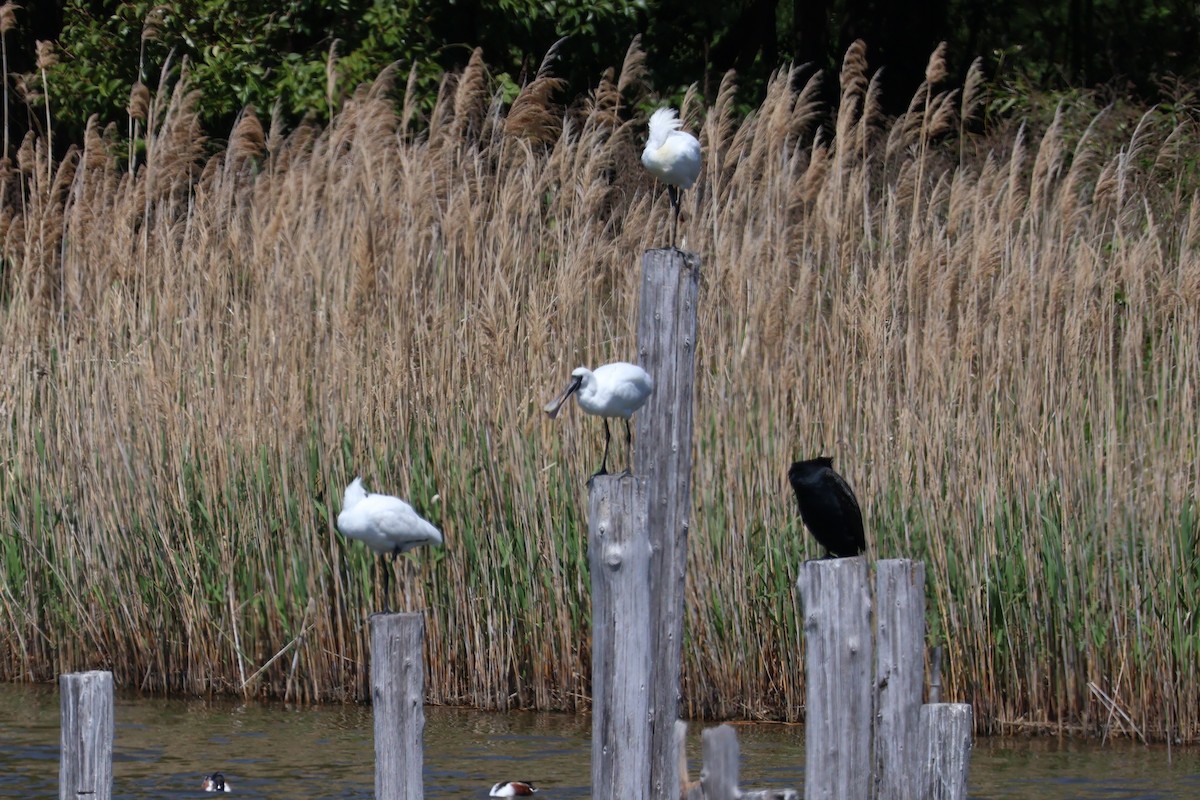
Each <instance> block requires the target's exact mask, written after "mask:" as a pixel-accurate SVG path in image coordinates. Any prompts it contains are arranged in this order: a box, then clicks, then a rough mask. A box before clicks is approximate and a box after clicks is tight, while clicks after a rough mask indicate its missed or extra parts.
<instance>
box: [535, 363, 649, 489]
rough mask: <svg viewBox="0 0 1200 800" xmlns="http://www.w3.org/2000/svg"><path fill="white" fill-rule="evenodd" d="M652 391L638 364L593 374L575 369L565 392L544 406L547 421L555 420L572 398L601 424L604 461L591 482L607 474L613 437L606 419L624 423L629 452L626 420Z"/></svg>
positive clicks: (630, 441)
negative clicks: (574, 396)
mask: <svg viewBox="0 0 1200 800" xmlns="http://www.w3.org/2000/svg"><path fill="white" fill-rule="evenodd" d="M653 391H654V381H653V380H651V378H650V376H649V375H648V374H647V373H646V370H644V369H642V368H641V367H639V366H638V365H637V364H629V363H627V362H624V361H614V362H612V363H611V364H605V365H603V366H600V367H596V369H595V370H594V371H593V370H590V369H588V368H587V367H576V368H575V369H574V370H573V371H572V372H571V382H570V383H568V384H567V388H566V389H564V390H563V393H562V394H561V395H559V396H558V397H557V398H555V399H554V400H552V401H551V402H549V403H547V404H546V407H545V411H546V413H547V414H549V415H550V419H554V418H555V417H556V416H558V411H559V409H561V408H562V406H563V403H565V402H567V398H569V397H570V396H571V395H572V394H575V395H576V401H577V402H578V403H579V407H580V408H582V409H583V410H584V412H585V413H587V414H591V415H593V416H597V417H600V418H602V419H603V420H604V459H603V460H602V461H601V462H600V469H599V470H598V471H597V472H596V473H595V475H593V476H592V477H593V478H594V477H596V475H606V474H608V444H609V442H610V441H611V440H612V433H611V432H610V431H609V429H608V419H609V417H620V418H622V419H624V420H625V445H626V448H631V447H632V445H633V432H632V431H631V430H630V429H629V418H630V417H631V416H632V415H633V412H635V411H637V410H638V409H639V408H641V407H642V406H643V405H645V403H646V400H647V398H649V397H650V393H651V392H653ZM626 471H628V470H626Z"/></svg>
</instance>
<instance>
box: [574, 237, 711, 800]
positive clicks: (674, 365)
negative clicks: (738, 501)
mask: <svg viewBox="0 0 1200 800" xmlns="http://www.w3.org/2000/svg"><path fill="white" fill-rule="evenodd" d="M699 293H700V259H699V257H698V256H697V255H696V254H695V253H685V252H683V251H681V250H678V249H675V248H669V249H661V250H648V251H646V253H645V254H643V256H642V288H641V300H640V306H639V310H638V358H639V361H640V363H641V366H642V367H643V368H644V369H645V370H646V371H647V372H648V373H650V377H651V378H653V379H654V393H653V394H651V395H650V399H649V400H648V401H647V402H646V405H645V406H643V407H642V408H641V410H639V411H638V413H637V415H636V416H635V420H636V424H637V442H636V446H635V449H634V459H633V463H634V472H635V474H636V475H638V477H642V478H645V479H646V480H647V487H648V492H649V509H650V511H649V532H650V543H651V548H652V551H651V557H650V584H651V595H650V606H649V608H650V619H651V631H650V650H651V652H653V653H654V661H653V664H652V673H651V683H650V709H651V711H650V713H651V723H650V725H651V730H650V737H651V744H650V746H651V767H650V770H651V774H650V779H651V795H652V796H653V797H654V798H655V800H676V799H677V798H678V797H679V775H678V769H677V764H678V755H677V753H676V750H675V736H674V726H675V721H676V720H677V719H678V718H679V705H680V694H679V671H680V663H681V654H682V650H681V648H682V642H683V598H684V580H685V571H686V568H687V533H688V524H689V522H688V514H689V513H690V510H691V481H692V418H693V394H694V389H695V347H696V302H697V298H698V297H699ZM597 796H600V795H597Z"/></svg>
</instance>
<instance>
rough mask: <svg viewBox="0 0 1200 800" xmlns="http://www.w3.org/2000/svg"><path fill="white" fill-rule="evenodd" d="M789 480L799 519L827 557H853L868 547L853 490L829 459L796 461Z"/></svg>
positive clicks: (790, 471)
mask: <svg viewBox="0 0 1200 800" xmlns="http://www.w3.org/2000/svg"><path fill="white" fill-rule="evenodd" d="M788 480H789V481H790V482H791V484H792V489H794V490H795V492H796V499H797V500H798V501H800V518H801V519H802V520H804V524H805V526H806V527H807V528H808V529H809V531H811V532H812V535H813V538H815V539H816V540H817V542H819V543H820V545H821V546H822V547H824V548H825V551H826V552H825V557H826V558H841V557H843V556H856V555H858V554H859V553H861V552H863V551H864V550H866V549H867V540H866V537H864V536H863V523H862V511H860V510H859V508H858V500H857V499H856V498H855V497H854V490H853V489H851V488H850V484H848V483H846V480H845V479H844V478H843V477H842V476H841V475H838V474H837V473H836V472H834V471H833V459H832V458H811V459H809V460H808V461H797V462H796V463H794V464H792V466H791V468H790V469H789V470H788Z"/></svg>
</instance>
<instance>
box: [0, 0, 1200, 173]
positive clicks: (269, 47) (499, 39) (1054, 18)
mask: <svg viewBox="0 0 1200 800" xmlns="http://www.w3.org/2000/svg"><path fill="white" fill-rule="evenodd" d="M22 5H23V6H24V7H21V6H20V5H17V4H13V3H9V4H7V6H6V8H8V9H10V10H11V11H12V13H11V14H10V15H9V19H10V21H9V22H8V23H6V25H5V44H6V46H7V50H8V52H7V57H8V66H7V75H8V77H9V78H10V79H12V80H10V82H11V83H12V88H13V89H14V92H13V93H12V94H11V96H10V97H9V99H8V101H7V102H8V105H9V108H10V112H11V114H10V117H11V120H10V125H11V126H12V131H11V133H12V138H13V139H15V140H16V141H18V142H19V141H20V138H21V136H22V135H23V132H24V131H25V130H26V129H27V128H28V127H29V126H33V127H35V128H41V129H42V133H43V134H44V133H45V124H46V114H45V113H44V112H45V105H46V103H47V102H48V103H49V105H50V108H51V111H52V114H51V118H52V119H53V120H54V127H55V129H56V140H55V143H56V147H57V148H58V151H59V152H60V153H61V152H64V151H65V148H66V146H67V145H68V144H71V143H75V144H78V143H80V142H81V141H82V135H83V129H84V126H85V124H86V122H87V119H88V118H89V116H91V115H92V114H95V115H97V117H98V121H99V123H100V125H101V127H103V126H104V125H105V124H107V123H109V122H119V123H121V124H122V125H124V124H125V123H126V122H127V121H128V117H129V116H132V117H133V121H134V122H139V121H144V117H143V116H141V115H142V114H144V105H145V100H146V91H145V89H144V88H142V87H143V86H148V87H150V89H152V90H156V89H157V88H158V86H159V83H160V81H161V80H162V78H163V75H164V73H168V74H169V75H171V76H177V75H178V73H179V70H180V69H182V68H183V64H184V63H185V62H186V63H187V65H188V66H187V69H188V70H189V71H190V73H191V75H192V77H193V78H194V79H195V83H196V85H198V86H201V87H203V88H204V94H203V96H202V97H201V98H200V99H199V100H198V103H197V111H198V113H199V116H200V119H201V122H202V125H203V128H204V130H205V132H206V133H207V134H208V135H210V136H216V137H219V138H221V139H225V138H227V137H228V135H229V131H230V130H231V129H232V126H233V123H234V119H235V117H236V116H237V114H238V113H239V112H240V111H241V109H242V108H243V107H245V106H246V105H252V106H254V107H255V108H257V109H259V111H260V112H261V113H264V114H266V113H275V114H276V115H277V118H278V119H280V120H281V121H282V122H285V123H286V124H289V125H290V124H294V123H295V122H296V121H298V120H299V119H302V118H304V117H307V116H310V115H311V116H312V117H314V118H315V119H317V120H320V121H322V122H325V121H328V119H329V115H330V114H331V113H332V112H333V111H335V110H336V109H337V108H339V107H340V106H341V103H342V101H343V100H344V99H345V98H346V97H347V96H349V95H350V94H351V93H352V92H353V90H354V88H355V87H357V86H358V85H359V84H361V83H363V82H365V81H370V80H372V79H374V77H375V76H376V75H377V74H378V73H379V72H380V71H381V70H382V69H384V68H385V67H387V66H388V65H390V64H393V63H395V64H396V65H397V69H398V71H399V73H400V74H401V75H402V76H407V75H409V73H410V72H411V73H412V74H413V79H414V81H415V83H414V85H415V87H416V88H415V91H414V92H413V96H412V97H411V98H410V99H411V100H412V102H414V103H415V104H416V105H417V106H418V107H419V108H420V109H422V110H424V111H428V110H429V109H431V108H432V107H433V104H434V102H435V99H436V90H437V86H438V83H439V80H440V76H441V74H442V73H443V72H444V71H446V70H459V69H462V68H464V67H465V66H466V64H467V63H468V62H469V61H470V59H471V57H472V53H473V51H474V50H475V48H477V47H478V48H480V49H481V52H482V55H483V58H484V61H485V62H486V63H487V64H488V65H489V69H490V74H491V77H492V79H493V80H494V81H495V82H496V84H497V86H498V87H499V88H500V89H501V91H502V94H503V95H504V96H505V99H506V100H511V99H512V98H513V97H514V96H515V95H516V93H517V91H518V88H519V86H520V85H521V84H522V83H524V82H525V80H526V79H527V78H529V77H530V76H531V75H532V74H533V72H534V71H535V70H536V68H537V65H538V63H539V62H540V60H541V57H542V54H543V53H545V52H546V51H547V50H549V49H550V47H551V45H552V44H553V43H554V42H555V41H557V40H558V39H560V38H563V37H566V41H564V42H563V43H562V45H561V47H560V48H559V54H560V56H561V58H560V60H559V62H558V64H557V65H556V74H557V75H558V77H560V78H561V79H563V80H565V81H566V87H565V91H564V92H563V93H562V95H561V97H560V98H558V101H559V102H563V103H565V104H567V105H571V104H573V103H574V102H575V100H577V99H579V98H581V97H582V96H583V95H584V94H585V93H586V92H587V91H588V90H589V89H590V88H591V87H592V86H594V85H595V84H596V82H597V81H598V80H599V78H600V76H601V75H602V74H603V73H604V71H605V70H606V69H608V68H609V67H610V65H612V64H614V63H617V62H619V61H620V60H621V58H622V57H623V54H624V52H625V49H626V48H627V46H628V44H629V42H630V41H631V40H632V39H633V38H634V36H636V35H641V36H642V37H643V46H644V47H645V49H646V52H647V67H648V69H649V73H650V75H651V76H652V78H651V83H652V85H653V86H654V87H655V89H656V90H657V92H658V93H659V94H662V95H675V96H677V97H678V96H679V95H681V94H682V93H683V91H684V90H685V88H686V87H688V86H691V85H693V84H694V85H696V86H698V87H699V89H700V91H701V94H702V96H703V97H704V99H705V100H706V101H707V102H709V103H712V102H714V101H715V100H716V94H717V90H718V88H719V85H720V82H721V80H722V77H723V75H724V73H725V72H726V71H727V70H730V69H733V70H736V71H737V73H738V75H739V83H740V85H741V87H742V94H741V99H740V101H739V106H738V110H739V112H742V113H744V112H746V111H749V110H751V109H752V108H754V107H755V106H756V105H757V104H758V103H759V102H760V101H761V100H762V98H763V96H764V93H765V91H766V87H767V81H768V79H769V77H770V75H771V73H772V72H773V71H774V70H775V69H776V68H777V67H778V65H780V64H781V63H784V62H790V63H794V64H798V65H805V67H804V69H802V70H801V72H800V74H799V75H798V77H799V78H800V79H801V80H807V78H808V77H809V76H810V75H811V74H812V73H813V72H814V71H816V70H818V69H820V70H825V72H826V74H827V75H829V76H832V75H833V74H835V73H836V70H837V66H838V64H839V62H840V60H841V55H842V53H843V52H845V50H846V48H847V47H849V46H850V44H851V43H852V42H853V41H855V40H856V39H862V40H864V41H866V42H867V43H868V45H869V46H870V57H871V60H872V63H874V64H876V65H879V66H884V67H885V70H884V71H883V73H882V75H881V80H882V82H883V84H882V85H883V88H884V90H885V91H884V92H883V93H882V95H881V97H882V101H883V102H884V103H885V108H886V109H887V110H889V111H894V112H899V111H902V110H903V103H904V100H905V98H907V97H910V96H911V95H912V93H913V91H914V90H915V88H916V87H917V85H918V84H919V83H920V82H921V81H922V80H923V78H924V70H925V62H926V59H927V56H928V54H929V53H930V52H931V51H932V50H933V48H934V47H935V46H936V45H937V44H938V43H939V42H946V43H947V44H948V47H949V49H948V52H949V53H950V54H951V56H950V60H951V64H950V66H949V69H950V73H951V75H952V76H954V78H955V80H959V81H961V80H962V79H963V77H964V76H965V75H966V71H967V68H968V66H969V64H970V61H971V60H972V59H973V58H974V56H975V55H976V54H978V55H980V56H982V57H983V59H984V61H983V68H984V73H985V74H986V75H988V76H989V77H990V79H991V81H992V83H993V85H994V86H996V87H1002V86H1003V87H1006V88H1005V89H1004V91H1003V92H1002V93H1000V94H999V95H998V96H997V98H996V110H999V111H1008V110H1011V109H1012V107H1013V106H1014V105H1020V104H1022V103H1024V102H1025V100H1026V99H1027V97H1028V96H1029V95H1030V94H1038V93H1040V92H1043V91H1045V90H1048V89H1049V90H1055V91H1058V90H1062V89H1066V88H1068V87H1087V88H1091V87H1095V86H1098V85H1102V84H1103V85H1107V86H1110V87H1113V88H1115V89H1116V90H1117V91H1118V92H1120V93H1121V94H1129V93H1131V92H1132V93H1133V94H1136V95H1138V96H1140V97H1142V98H1148V99H1153V100H1157V99H1159V98H1160V97H1162V96H1164V95H1165V96H1168V97H1173V96H1174V95H1175V94H1176V91H1175V89H1174V88H1173V87H1175V86H1176V83H1175V79H1177V78H1183V79H1185V80H1186V79H1192V80H1194V79H1195V78H1197V77H1198V76H1200V62H1198V61H1197V49H1196V42H1197V41H1200V17H1198V16H1197V15H1196V13H1195V8H1194V5H1193V4H1191V3H1188V2H1184V1H1183V0H1087V2H1081V1H1080V0H1054V1H1052V2H1027V1H1026V2H1018V1H1017V0H992V1H991V2H980V1H979V0H807V1H806V0H733V1H732V2H730V1H729V0H455V2H447V1H446V0H395V2H393V1H392V0H293V1H292V2H282V3H274V2H261V0H166V2H160V1H158V0H132V1H129V0H65V2H28V3H24V4H22ZM39 41H43V42H47V43H52V45H53V46H52V47H43V48H40V49H39V48H38V46H37V45H36V43H37V42H39ZM43 67H44V69H43ZM821 90H822V91H823V92H825V93H827V96H826V97H825V98H824V99H826V100H829V101H832V100H833V99H834V98H835V97H836V94H837V87H836V85H835V83H834V82H832V81H830V82H828V83H826V84H825V85H823V86H822V87H821ZM127 112H128V113H127Z"/></svg>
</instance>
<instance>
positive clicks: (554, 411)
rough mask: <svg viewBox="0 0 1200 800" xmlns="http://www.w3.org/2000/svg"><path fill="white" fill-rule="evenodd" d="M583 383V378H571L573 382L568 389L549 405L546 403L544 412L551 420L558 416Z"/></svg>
mask: <svg viewBox="0 0 1200 800" xmlns="http://www.w3.org/2000/svg"><path fill="white" fill-rule="evenodd" d="M581 383H583V378H580V377H578V376H576V377H573V378H571V382H570V383H568V384H567V388H566V389H563V393H562V394H560V395H559V396H558V397H556V398H554V399H553V400H551V401H550V402H549V403H546V405H545V407H544V408H543V409H542V410H543V411H545V412H546V414H548V415H549V417H550V419H554V418H555V417H557V416H558V412H559V409H561V408H562V407H563V403H565V402H567V398H568V397H570V396H571V393H572V392H574V391H575V390H576V389H578V388H579V385H580V384H581Z"/></svg>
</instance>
